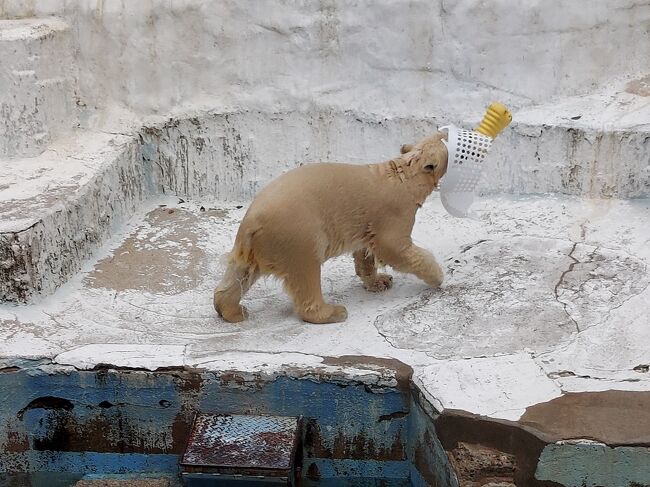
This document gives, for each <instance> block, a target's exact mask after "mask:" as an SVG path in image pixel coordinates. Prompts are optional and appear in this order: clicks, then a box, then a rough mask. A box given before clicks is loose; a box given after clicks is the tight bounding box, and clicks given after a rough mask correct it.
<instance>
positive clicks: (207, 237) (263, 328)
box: [0, 193, 650, 420]
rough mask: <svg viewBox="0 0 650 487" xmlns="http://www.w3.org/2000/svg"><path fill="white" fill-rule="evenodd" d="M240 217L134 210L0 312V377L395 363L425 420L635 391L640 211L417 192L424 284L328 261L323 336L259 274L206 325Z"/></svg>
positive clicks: (616, 204)
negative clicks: (334, 319) (239, 311)
mask: <svg viewBox="0 0 650 487" xmlns="http://www.w3.org/2000/svg"><path fill="white" fill-rule="evenodd" d="M245 209H246V207H245V205H244V204H242V205H235V204H232V203H229V204H220V203H219V202H212V203H208V202H182V203H180V202H179V200H178V198H166V199H160V200H155V201H154V200H151V201H149V202H148V204H147V205H145V207H143V208H142V210H141V212H140V213H139V214H138V215H136V216H135V217H134V218H133V219H132V220H131V222H130V223H129V224H128V225H126V226H125V227H124V228H123V231H122V232H121V233H119V234H118V235H116V236H115V237H113V238H112V239H111V240H110V241H109V242H108V243H107V244H106V245H105V246H104V247H103V248H102V250H101V251H100V252H99V253H98V254H97V256H96V258H95V259H94V260H93V261H91V262H89V263H88V264H87V265H86V268H85V269H84V271H83V272H82V273H80V274H79V275H77V276H76V277H74V278H73V279H72V280H71V281H70V282H69V283H67V284H66V285H64V286H63V287H62V288H61V289H59V290H58V291H57V292H56V293H55V294H54V295H52V296H49V297H47V298H44V299H43V300H42V301H40V302H38V303H35V304H31V305H21V306H13V305H7V304H3V305H0V325H1V326H0V367H1V366H10V365H16V364H20V363H21V361H23V360H25V359H38V360H43V367H45V368H46V369H52V368H65V367H67V366H72V367H77V368H92V367H93V366H95V365H96V364H99V363H104V364H112V365H115V366H124V367H143V368H147V369H155V368H157V367H163V366H192V367H201V368H205V369H208V370H216V371H224V370H237V371H240V372H243V373H252V374H259V375H260V376H262V377H268V378H272V377H274V376H276V375H277V374H291V375H296V376H309V375H313V374H319V373H331V374H334V375H337V374H338V375H341V376H345V377H349V376H355V377H357V378H358V377H362V378H363V379H364V380H367V381H368V382H369V383H373V382H378V381H385V380H389V381H390V380H392V379H391V378H390V377H388V378H387V377H386V374H385V371H381V370H377V371H372V370H370V371H369V370H365V369H364V370H359V369H357V368H355V367H341V366H333V365H328V364H327V363H324V362H323V360H324V358H326V357H332V356H342V355H363V356H373V357H390V358H396V359H399V360H401V361H403V362H405V363H407V364H408V365H410V366H412V367H413V369H414V381H415V382H416V384H418V385H419V386H420V387H421V388H422V389H423V391H424V392H425V394H427V395H428V397H429V399H430V400H431V401H432V403H433V404H434V406H436V407H437V408H438V409H440V410H442V409H444V408H456V409H464V410H467V411H471V412H474V413H479V414H485V415H489V416H492V417H496V418H504V419H513V420H516V419H518V418H519V417H520V416H521V414H522V413H523V412H524V410H525V408H526V407H528V406H530V405H533V404H536V403H539V402H543V401H547V400H550V399H552V398H554V397H557V396H559V395H561V393H562V392H563V391H593V390H604V389H625V390H650V374H649V373H647V369H648V367H647V365H648V363H649V362H650V359H649V358H648V357H649V356H650V354H649V352H650V326H649V325H650V290H649V287H648V286H649V284H650V276H649V274H648V271H647V267H648V262H650V246H649V245H648V243H649V242H650V230H649V228H648V226H647V222H648V221H649V218H650V201H649V200H630V201H621V200H589V199H583V198H572V197H559V196H540V197H525V198H524V197H521V198H517V197H486V198H483V199H481V200H480V201H479V202H478V203H477V204H476V206H475V209H476V216H477V218H476V219H475V220H470V219H455V218H453V217H451V216H449V215H448V214H447V213H446V212H445V211H444V209H443V208H442V205H441V204H440V201H439V197H438V195H437V194H435V193H434V195H433V196H432V197H431V198H430V200H429V201H428V202H427V203H426V204H425V206H424V207H423V208H422V210H421V211H420V213H419V215H418V221H417V224H416V228H415V230H414V239H415V241H416V242H417V243H419V244H420V245H421V246H424V247H426V248H429V249H430V250H432V251H433V252H434V254H435V255H436V257H437V258H438V260H439V261H440V262H441V263H442V264H443V267H444V268H445V272H446V281H445V283H444V285H443V287H442V289H440V290H436V291H432V290H429V289H427V288H426V286H425V285H424V284H423V283H421V282H419V281H418V280H417V279H416V278H415V277H413V276H408V275H395V276H394V277H395V279H394V287H393V288H392V289H391V290H389V291H387V292H385V293H383V294H371V293H368V292H366V291H365V290H364V289H363V288H362V287H361V285H360V282H359V281H358V278H357V277H356V276H355V275H354V268H353V263H352V259H351V257H341V258H338V259H335V260H333V261H330V262H328V263H327V264H326V265H325V267H324V270H323V289H324V293H325V294H326V297H327V299H329V300H331V301H334V302H336V303H340V304H344V305H345V306H347V308H348V312H349V319H348V321H347V322H346V323H341V324H331V325H311V324H307V323H303V322H302V321H300V320H299V319H298V318H297V317H296V315H295V314H294V313H293V310H292V307H291V304H290V301H289V299H288V298H287V296H286V295H285V294H284V293H283V291H282V289H281V286H280V284H279V283H277V282H275V281H274V280H272V279H267V280H262V281H259V282H258V283H257V284H256V285H255V286H254V287H253V289H252V290H251V291H250V293H249V294H248V295H247V296H246V298H245V299H244V304H245V305H246V306H247V307H248V309H249V311H250V319H249V320H248V321H246V322H244V323H241V324H229V323H225V322H224V321H222V320H221V319H220V318H219V317H218V316H217V315H216V313H215V312H214V310H213V308H212V289H213V287H214V286H215V284H216V282H217V281H218V280H219V278H220V276H221V273H222V269H223V264H222V259H221V257H222V256H223V254H224V253H225V252H227V251H228V250H229V249H230V246H231V244H232V241H233V239H234V235H235V232H236V229H237V225H238V223H239V221H240V220H241V218H242V216H243V214H244V212H245Z"/></svg>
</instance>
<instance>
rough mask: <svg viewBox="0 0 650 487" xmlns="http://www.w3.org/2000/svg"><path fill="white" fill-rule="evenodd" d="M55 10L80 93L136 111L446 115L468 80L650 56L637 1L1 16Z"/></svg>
mask: <svg viewBox="0 0 650 487" xmlns="http://www.w3.org/2000/svg"><path fill="white" fill-rule="evenodd" d="M52 15H56V16H60V17H62V18H64V19H65V20H66V21H67V22H68V23H69V24H70V25H71V26H72V30H73V32H74V34H75V37H76V43H77V49H78V52H77V55H76V59H77V63H78V66H79V83H80V95H81V99H82V102H83V103H85V104H87V105H88V106H99V107H102V106H103V107H106V106H111V105H112V104H117V105H119V106H123V107H127V108H129V109H133V110H135V111H137V112H138V113H153V112H158V113H165V112H167V111H169V110H171V109H172V108H175V107H178V106H179V105H184V104H187V103H191V102H194V103H196V102H200V101H201V100H202V99H205V98H206V97H207V98H209V99H210V100H212V102H214V101H215V100H217V101H218V102H219V103H223V104H229V103H244V102H245V103H246V104H247V105H248V106H249V107H253V108H263V107H264V106H272V107H274V108H278V105H279V106H281V107H282V108H283V109H295V108H305V104H307V105H308V104H309V103H310V100H311V99H312V98H313V97H315V96H318V97H320V98H322V99H324V100H327V101H328V102H331V103H332V104H335V105H339V106H345V107H348V108H349V107H356V108H359V109H362V110H380V111H381V112H383V113H394V112H395V110H396V109H401V110H406V111H407V112H409V111H422V110H425V111H429V113H435V112H436V111H438V110H440V109H441V108H443V107H441V104H440V100H439V96H440V94H443V93H445V91H448V90H449V89H450V88H451V89H454V87H456V88H457V87H458V86H459V85H461V86H462V84H463V83H467V84H468V85H467V87H468V88H469V86H470V85H472V86H474V87H476V86H479V87H483V88H488V89H490V90H492V91H494V92H496V93H501V94H502V96H503V97H508V96H509V95H508V94H510V98H512V99H517V100H519V101H520V102H522V103H523V102H531V101H532V102H543V101H546V100H547V99H548V98H549V97H553V96H558V95H572V94H578V93H585V92H589V91H593V90H594V88H597V87H602V86H606V85H607V84H608V83H609V82H610V81H611V79H612V78H616V77H620V76H624V75H630V74H636V73H638V72H640V71H643V70H644V67H646V66H648V65H650V50H649V49H647V46H648V22H649V19H650V6H648V5H647V3H645V2H636V1H634V0H613V1H598V2H594V1H590V0H578V1H576V0H552V1H541V0H533V1H523V0H498V1H491V2H478V1H476V0H461V1H450V0H433V1H428V0H415V1H412V0H409V1H406V0H380V1H369V0H365V1H361V2H349V1H345V0H319V1H307V2H304V1H301V2H276V3H274V5H273V8H268V7H267V6H266V4H264V3H260V2H258V1H256V0H245V1H239V0H224V1H215V0H184V1H178V2H177V1H174V2H168V1H166V0H147V1H137V2H136V1H128V2H125V1H119V0H84V1H79V2H71V1H69V0H30V1H25V0H5V1H3V2H0V19H1V18H23V17H42V16H52ZM466 91H468V90H466ZM377 98H378V99H377ZM457 103H458V104H462V99H459V100H457ZM480 109H482V107H481V108H480ZM446 110H448V111H449V112H452V113H453V112H458V107H446Z"/></svg>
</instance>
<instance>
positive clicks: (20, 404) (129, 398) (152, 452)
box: [0, 364, 456, 487]
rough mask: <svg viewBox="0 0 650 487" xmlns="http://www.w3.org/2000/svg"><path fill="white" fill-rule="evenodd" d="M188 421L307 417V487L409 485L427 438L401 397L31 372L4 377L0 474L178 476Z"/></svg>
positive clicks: (142, 375)
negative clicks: (348, 482)
mask: <svg viewBox="0 0 650 487" xmlns="http://www.w3.org/2000/svg"><path fill="white" fill-rule="evenodd" d="M196 411H203V412H222V413H234V414H273V415H286V416H298V415H302V416H304V417H305V426H306V427H305V447H304V469H303V476H304V477H306V480H308V481H311V482H312V483H316V482H317V481H319V482H320V484H319V485H327V482H328V481H329V480H332V479H339V481H342V479H352V478H358V479H361V478H365V479H369V480H368V481H369V482H370V479H373V478H374V479H376V478H382V479H386V480H390V481H391V483H390V485H401V484H403V483H404V482H406V483H407V484H408V479H409V477H410V476H411V470H412V468H411V462H410V459H409V458H407V456H408V455H409V452H411V453H412V454H414V453H415V446H414V445H415V443H412V442H411V440H410V439H409V435H410V430H411V431H417V438H418V439H419V440H418V441H419V443H422V441H424V436H423V432H424V431H427V428H428V427H430V428H433V426H432V425H429V426H427V424H429V423H430V421H428V419H427V418H426V417H425V416H423V415H422V414H420V412H418V413H417V414H416V415H414V414H413V411H414V404H413V402H412V398H411V392H410V391H409V390H399V389H396V388H379V389H370V388H368V387H367V386H365V385H363V384H359V383H346V384H343V383H338V382H331V381H314V380H307V379H301V380H298V379H290V378H278V379H277V380H275V381H273V382H263V381H258V382H255V381H250V380H244V379H243V378H241V377H238V376H237V375H236V374H222V375H221V376H216V375H214V374H212V373H200V372H198V371H186V370H168V371H158V372H155V373H152V372H145V371H134V370H119V371H115V370H112V369H100V370H95V371H76V370H72V371H70V372H69V373H67V374H64V373H58V374H53V375H49V374H46V373H44V372H42V371H41V370H40V369H39V368H38V366H37V365H36V364H34V365H33V366H32V367H28V368H21V369H16V370H13V369H6V370H5V371H4V372H2V373H0V472H3V473H13V474H16V473H20V472H59V473H61V472H63V473H69V474H82V475H87V474H95V475H102V474H111V473H142V472H150V473H157V472H158V473H175V472H176V471H177V463H178V455H180V454H181V453H182V451H183V450H184V448H185V441H186V438H187V435H188V433H189V427H190V425H191V421H192V419H193V415H194V413H195V412H196ZM418 411H419V410H418ZM430 433H431V434H433V433H434V432H433V430H430ZM425 450H427V451H428V452H429V453H427V455H429V456H428V457H427V458H430V459H432V461H438V463H439V464H438V465H437V466H436V468H439V467H440V468H444V469H448V465H446V464H445V463H444V461H441V458H442V457H439V455H441V454H442V455H444V452H443V451H442V449H441V448H440V447H439V445H438V444H436V445H433V446H432V447H426V448H425ZM442 478H448V473H447V474H445V475H443V476H442V477H441V479H442ZM337 485H342V484H340V482H339V484H337ZM418 485H422V484H421V483H419V484H418ZM438 485H440V486H441V487H446V486H447V485H449V487H456V486H455V484H453V483H452V484H441V483H439V484H438Z"/></svg>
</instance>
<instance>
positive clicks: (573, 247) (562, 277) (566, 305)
mask: <svg viewBox="0 0 650 487" xmlns="http://www.w3.org/2000/svg"><path fill="white" fill-rule="evenodd" d="M577 246H578V242H573V246H572V247H571V251H570V252H569V255H568V257H569V258H570V259H571V260H572V261H573V262H571V263H570V264H569V267H568V268H567V269H566V270H564V271H563V272H562V274H561V275H560V278H559V279H558V281H557V283H556V284H555V288H554V289H553V293H554V295H555V300H556V301H557V302H558V303H560V304H561V305H562V307H563V308H564V313H565V314H566V315H567V317H568V318H569V319H570V320H571V321H572V322H573V324H574V325H575V327H576V330H577V331H578V333H580V331H581V330H580V326H579V325H578V322H577V321H576V320H575V318H573V316H571V313H569V309H568V304H569V303H565V302H563V301H560V295H559V292H558V289H559V287H560V286H561V285H562V283H563V282H564V278H565V277H566V275H567V274H568V273H570V272H573V269H574V267H575V266H576V264H580V261H579V260H578V259H576V258H575V257H574V256H573V253H574V252H575V251H576V247H577Z"/></svg>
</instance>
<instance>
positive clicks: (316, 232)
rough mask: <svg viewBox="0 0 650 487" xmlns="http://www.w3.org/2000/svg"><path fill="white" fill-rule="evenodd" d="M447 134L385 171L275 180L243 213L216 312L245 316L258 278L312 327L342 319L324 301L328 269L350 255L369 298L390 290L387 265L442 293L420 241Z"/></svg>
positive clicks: (345, 167)
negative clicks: (382, 269)
mask: <svg viewBox="0 0 650 487" xmlns="http://www.w3.org/2000/svg"><path fill="white" fill-rule="evenodd" d="M443 138H446V134H443V133H440V132H438V133H435V134H434V135H432V136H430V137H427V138H426V139H424V140H422V141H421V142H419V143H418V144H416V145H415V146H411V145H405V146H403V147H402V150H401V152H402V154H401V155H400V156H399V157H396V158H394V159H391V160H390V161H387V162H383V163H379V164H368V165H352V164H330V163H322V164H311V165H305V166H301V167H298V168H296V169H293V170H291V171H289V172H287V173H285V174H283V175H282V176H280V177H279V178H277V179H275V180H274V181H272V182H271V183H270V184H269V185H268V186H267V187H266V188H264V189H263V190H262V191H260V193H259V194H258V195H257V196H256V197H255V199H254V200H253V202H252V203H251V205H250V208H249V209H248V211H247V213H246V215H245V216H244V219H243V221H242V222H241V225H240V226H239V230H238V232H237V237H236V239H235V244H234V247H233V249H232V251H231V252H230V254H229V255H228V267H227V269H226V272H225V275H224V276H223V279H222V280H221V283H220V284H219V285H218V287H217V288H216V289H215V291H214V307H215V309H216V310H217V312H218V313H219V315H221V316H222V317H223V318H224V319H225V320H226V321H230V322H239V321H242V320H244V319H246V317H247V312H246V309H245V308H244V307H243V306H242V305H241V304H240V300H241V298H242V296H243V295H244V293H246V291H248V289H249V288H250V287H251V286H252V285H253V283H254V282H255V281H256V280H257V279H258V278H259V277H260V276H261V275H274V276H276V277H278V278H280V279H282V280H283V281H284V288H285V290H286V292H287V293H288V294H289V295H290V296H291V298H292V299H293V303H294V306H295V310H296V312H297V313H298V315H299V316H300V317H301V318H302V319H303V320H304V321H307V322H310V323H336V322H341V321H345V319H346V318H347V310H346V309H345V307H344V306H340V305H336V304H331V303H326V302H325V301H324V299H323V294H322V292H321V265H322V264H323V262H325V261H326V260H328V259H330V258H332V257H335V256H338V255H341V254H344V253H352V254H353V256H354V264H355V270H356V273H357V275H358V276H359V277H360V278H361V281H362V282H363V285H364V287H365V288H366V289H367V290H369V291H374V292H378V291H384V290H385V289H388V288H389V287H390V286H391V284H392V277H391V276H389V275H387V274H381V273H379V272H377V265H384V264H385V265H389V266H391V267H393V268H394V269H395V270H397V271H400V272H407V273H411V274H414V275H416V276H417V277H418V278H420V279H422V280H423V281H424V282H426V283H427V284H428V285H429V286H431V287H438V286H440V284H441V283H442V280H443V272H442V269H441V268H440V266H439V265H438V263H437V262H436V260H435V258H434V257H433V255H432V254H431V253H430V252H428V251H427V250H425V249H422V248H420V247H418V246H416V245H414V244H413V242H412V240H411V231H412V229H413V224H414V223H415V214H416V212H417V210H418V208H420V207H421V206H422V203H423V202H424V200H425V199H426V198H427V197H428V196H429V194H431V192H432V191H433V190H434V189H435V188H436V187H437V185H438V181H439V180H440V178H442V176H443V175H444V174H445V172H446V170H447V148H446V146H445V145H444V143H443Z"/></svg>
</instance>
